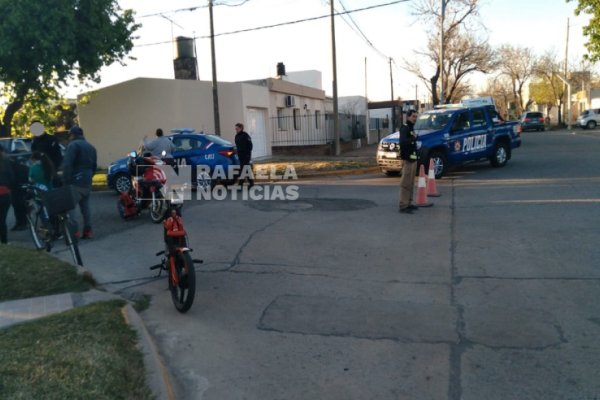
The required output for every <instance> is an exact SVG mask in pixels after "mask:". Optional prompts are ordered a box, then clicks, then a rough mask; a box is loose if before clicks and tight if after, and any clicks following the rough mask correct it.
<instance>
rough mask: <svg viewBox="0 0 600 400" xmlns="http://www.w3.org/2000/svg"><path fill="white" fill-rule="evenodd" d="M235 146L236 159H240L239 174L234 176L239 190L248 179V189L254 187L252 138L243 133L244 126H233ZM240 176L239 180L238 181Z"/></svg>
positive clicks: (238, 124)
mask: <svg viewBox="0 0 600 400" xmlns="http://www.w3.org/2000/svg"><path fill="white" fill-rule="evenodd" d="M235 132H236V134H235V146H236V147H237V154H238V158H239V159H240V174H238V175H237V176H236V178H235V179H236V180H237V181H238V182H239V185H240V188H241V187H242V185H243V183H244V179H248V185H249V187H252V186H254V180H253V179H252V163H251V159H252V137H250V135H249V134H248V133H247V132H245V131H244V124H242V123H239V122H238V123H237V124H235ZM240 175H241V179H240Z"/></svg>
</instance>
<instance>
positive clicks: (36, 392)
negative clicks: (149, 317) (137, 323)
mask: <svg viewBox="0 0 600 400" xmlns="http://www.w3.org/2000/svg"><path fill="white" fill-rule="evenodd" d="M124 304H125V302H124V301H122V300H113V301H107V302H100V303H94V304H90V305H87V306H84V307H80V308H76V309H73V310H70V311H67V312H64V313H60V314H55V315H52V316H49V317H46V318H42V319H39V320H35V321H32V322H28V323H24V324H20V325H16V326H13V327H11V328H9V329H6V330H3V331H0V359H1V360H2V362H1V363H0V393H1V394H2V396H1V397H2V398H6V399H46V400H53V399H57V400H59V399H60V400H63V399H82V400H85V399H90V400H91V399H94V400H103V399H107V400H108V399H110V400H113V399H132V400H134V399H151V398H153V396H152V393H151V391H150V389H148V387H147V386H146V384H145V381H144V379H145V375H144V374H145V372H144V364H143V357H142V354H141V353H140V351H139V350H138V349H137V348H136V343H137V336H136V333H135V331H134V330H133V329H132V328H131V327H130V326H129V325H128V324H127V323H126V322H125V319H124V317H123V314H122V307H123V306H124Z"/></svg>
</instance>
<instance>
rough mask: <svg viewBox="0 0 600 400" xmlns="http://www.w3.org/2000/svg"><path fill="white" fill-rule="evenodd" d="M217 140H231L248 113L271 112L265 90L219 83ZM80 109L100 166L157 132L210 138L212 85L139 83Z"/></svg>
mask: <svg viewBox="0 0 600 400" xmlns="http://www.w3.org/2000/svg"><path fill="white" fill-rule="evenodd" d="M218 94H219V113H220V120H221V136H222V137H223V138H224V139H227V140H229V141H233V140H234V135H235V131H234V129H233V127H234V125H235V123H236V122H240V121H242V122H244V117H245V111H244V110H245V109H246V108H247V107H253V108H264V109H268V107H269V94H268V89H267V88H264V87H263V88H259V87H254V86H253V85H248V84H243V83H233V82H220V83H219V92H218ZM88 95H89V101H88V102H86V103H80V104H79V105H78V113H79V122H80V125H81V127H82V128H83V129H84V131H85V135H86V137H87V139H88V140H89V141H90V142H91V143H92V144H94V146H96V148H97V150H98V165H100V166H103V167H106V166H107V165H108V164H109V163H110V162H112V161H114V160H116V159H118V158H121V157H124V156H125V154H127V153H128V152H129V151H131V150H133V149H136V148H137V147H138V146H139V143H140V140H141V139H142V138H143V137H144V135H147V136H148V137H149V138H153V137H154V132H155V131H156V128H162V129H163V130H164V131H165V133H168V132H169V130H171V129H173V128H194V129H196V130H198V131H204V132H206V133H214V122H213V103H212V84H211V82H206V81H193V80H173V79H153V78H138V79H134V80H131V81H127V82H123V83H120V84H117V85H114V86H110V87H106V88H103V89H100V90H97V91H95V92H91V93H89V94H88Z"/></svg>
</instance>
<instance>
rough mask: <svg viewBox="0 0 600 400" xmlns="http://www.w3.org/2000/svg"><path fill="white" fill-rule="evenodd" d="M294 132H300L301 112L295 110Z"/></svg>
mask: <svg viewBox="0 0 600 400" xmlns="http://www.w3.org/2000/svg"><path fill="white" fill-rule="evenodd" d="M294 130H297V131H299V130H300V110H299V109H297V108H294Z"/></svg>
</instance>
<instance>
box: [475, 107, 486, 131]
mask: <svg viewBox="0 0 600 400" xmlns="http://www.w3.org/2000/svg"><path fill="white" fill-rule="evenodd" d="M485 125H486V123H485V115H484V114H483V110H473V128H480V127H484V126H485Z"/></svg>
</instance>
